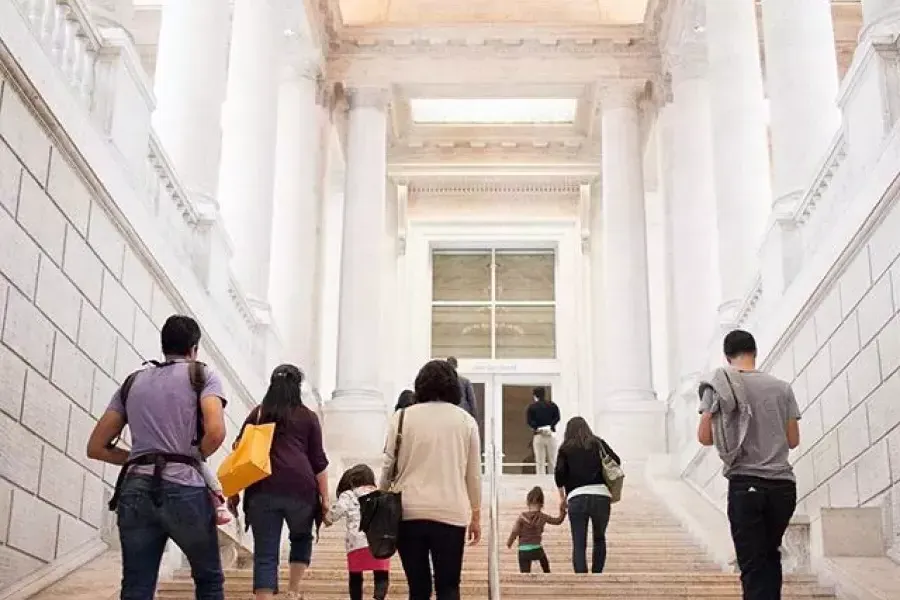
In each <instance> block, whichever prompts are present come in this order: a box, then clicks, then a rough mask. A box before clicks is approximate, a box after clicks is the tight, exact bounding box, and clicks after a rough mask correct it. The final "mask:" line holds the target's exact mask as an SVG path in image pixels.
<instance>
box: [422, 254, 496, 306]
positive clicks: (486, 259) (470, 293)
mask: <svg viewBox="0 0 900 600" xmlns="http://www.w3.org/2000/svg"><path fill="white" fill-rule="evenodd" d="M431 263H432V266H431V273H432V275H431V277H432V290H433V292H432V293H433V300H434V301H435V302H447V301H468V302H477V301H490V299H491V255H490V252H488V253H483V254H482V253H478V254H475V253H472V254H468V253H467V254H444V253H440V252H435V253H434V254H433V255H432V261H431Z"/></svg>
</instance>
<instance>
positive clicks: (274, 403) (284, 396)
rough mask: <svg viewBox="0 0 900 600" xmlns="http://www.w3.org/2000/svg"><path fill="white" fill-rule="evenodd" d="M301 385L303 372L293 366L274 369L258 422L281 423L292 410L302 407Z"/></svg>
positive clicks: (287, 365) (280, 366)
mask: <svg viewBox="0 0 900 600" xmlns="http://www.w3.org/2000/svg"><path fill="white" fill-rule="evenodd" d="M302 383H303V371H301V370H300V369H298V368H297V367H295V366H294V365H290V364H284V365H279V366H277V367H275V370H274V371H272V377H271V379H269V389H268V390H266V395H265V396H263V401H262V405H261V406H260V411H262V414H261V415H260V419H259V420H260V421H261V422H264V423H278V422H283V421H285V420H286V419H287V418H288V417H290V415H291V414H292V413H293V412H294V410H296V409H297V408H299V407H301V406H303V400H302V398H301V397H300V384H302Z"/></svg>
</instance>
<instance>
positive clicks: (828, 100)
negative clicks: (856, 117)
mask: <svg viewBox="0 0 900 600" xmlns="http://www.w3.org/2000/svg"><path fill="white" fill-rule="evenodd" d="M762 9H763V28H764V36H763V37H764V38H765V52H766V60H765V62H766V89H767V91H768V93H769V111H770V115H771V119H770V123H771V132H772V133H771V136H772V171H773V177H772V179H773V187H774V193H775V204H776V207H777V209H778V210H779V211H780V212H786V211H787V212H790V211H792V210H793V208H794V207H795V206H796V205H797V203H798V202H799V201H800V199H801V198H802V196H803V193H804V192H805V191H806V188H807V187H808V186H809V185H810V183H811V182H812V178H813V175H814V172H815V169H816V167H817V166H818V164H819V163H820V162H821V160H822V158H823V156H824V155H825V151H826V149H827V148H828V145H829V143H830V142H831V140H832V138H834V136H835V134H836V133H837V130H838V128H839V127H840V124H841V115H840V111H839V110H838V107H837V95H838V70H837V51H836V50H835V41H834V20H833V18H832V15H831V1H830V0H763V3H762Z"/></svg>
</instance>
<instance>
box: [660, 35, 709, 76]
mask: <svg viewBox="0 0 900 600" xmlns="http://www.w3.org/2000/svg"><path fill="white" fill-rule="evenodd" d="M663 61H664V65H665V67H666V69H667V70H668V71H669V72H670V73H672V80H673V82H674V83H675V84H676V85H677V84H678V83H679V82H681V81H685V80H689V79H699V78H703V77H706V73H707V69H708V65H709V61H708V60H707V58H706V46H704V45H702V44H700V43H696V42H691V43H687V44H682V45H681V46H680V47H679V48H676V49H673V50H671V51H669V52H667V53H666V54H665V55H664V56H663Z"/></svg>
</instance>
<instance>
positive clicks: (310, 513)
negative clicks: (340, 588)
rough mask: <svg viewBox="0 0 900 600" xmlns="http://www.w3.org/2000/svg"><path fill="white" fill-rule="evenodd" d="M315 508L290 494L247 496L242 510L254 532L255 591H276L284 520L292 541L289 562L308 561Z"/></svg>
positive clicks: (306, 562) (302, 562) (313, 505)
mask: <svg viewBox="0 0 900 600" xmlns="http://www.w3.org/2000/svg"><path fill="white" fill-rule="evenodd" d="M315 510H316V508H315V504H312V503H310V502H305V501H303V500H300V499H299V498H292V497H290V496H276V495H274V494H264V493H256V494H253V496H252V497H251V498H250V499H248V500H247V505H246V506H245V508H244V512H245V513H246V515H247V523H248V524H249V525H250V530H251V531H252V532H253V591H254V592H256V591H258V590H272V591H273V592H275V593H277V592H278V559H279V558H278V555H279V550H280V547H281V528H282V526H283V525H284V523H287V527H288V534H289V535H288V539H289V540H290V543H291V550H290V554H289V557H288V560H289V561H290V562H291V563H292V564H297V563H299V564H304V565H309V563H310V559H311V558H312V529H313V522H314V519H315Z"/></svg>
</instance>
